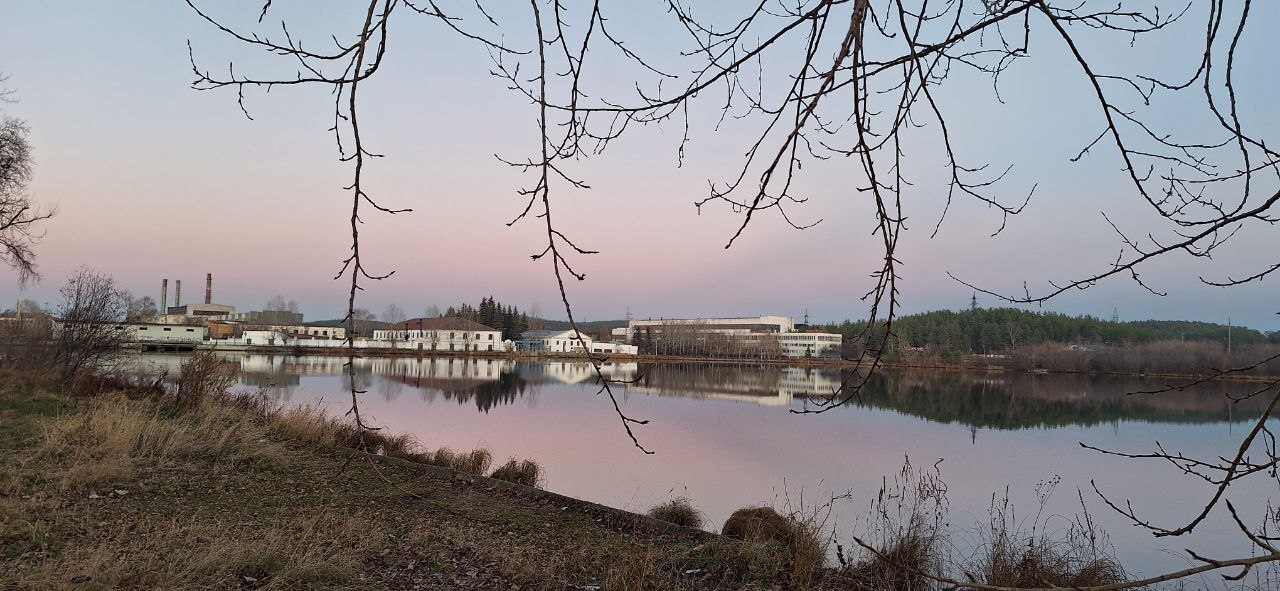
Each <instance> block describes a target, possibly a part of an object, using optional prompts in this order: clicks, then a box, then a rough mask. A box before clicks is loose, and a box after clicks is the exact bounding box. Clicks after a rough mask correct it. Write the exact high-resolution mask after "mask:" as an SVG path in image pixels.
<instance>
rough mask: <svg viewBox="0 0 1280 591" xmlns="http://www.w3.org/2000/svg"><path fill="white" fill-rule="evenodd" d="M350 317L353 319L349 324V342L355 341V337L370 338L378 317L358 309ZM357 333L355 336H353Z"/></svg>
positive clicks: (350, 319) (349, 320)
mask: <svg viewBox="0 0 1280 591" xmlns="http://www.w3.org/2000/svg"><path fill="white" fill-rule="evenodd" d="M349 315H350V316H351V318H349V319H348V322H347V340H351V339H353V338H354V337H355V336H357V335H358V336H369V335H371V334H373V323H374V321H376V320H377V319H378V315H377V314H374V313H373V312H370V311H368V310H366V309H364V308H356V309H354V310H352V311H351V312H350V313H349ZM352 331H355V334H352Z"/></svg>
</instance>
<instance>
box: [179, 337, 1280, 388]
mask: <svg viewBox="0 0 1280 591" xmlns="http://www.w3.org/2000/svg"><path fill="white" fill-rule="evenodd" d="M198 350H202V351H214V352H222V353H226V352H243V353H253V354H266V355H284V356H293V357H300V356H308V355H314V356H323V357H346V356H348V355H349V354H350V352H349V350H348V349H346V348H344V347H277V346H244V345H236V346H230V347H226V346H223V347H219V346H216V345H215V346H201V347H198ZM355 356H356V357H362V358H378V357H385V358H394V357H416V358H428V357H432V358H441V357H457V358H463V359H502V360H510V361H573V362H581V363H587V362H590V361H592V360H593V359H595V360H598V361H600V362H601V363H604V364H611V363H625V362H634V363H664V364H699V365H757V366H762V365H763V366H778V367H796V368H828V369H837V370H852V369H856V368H858V367H859V364H858V363H857V362H855V361H850V360H847V359H825V358H803V357H785V358H770V359H752V358H727V357H695V356H676V355H624V354H590V353H541V352H532V351H420V350H417V349H395V348H372V347H361V348H357V349H356V355H355ZM880 366H881V368H882V369H892V370H932V371H952V372H968V373H1026V374H1031V375H1076V376H1081V375H1083V376H1097V377H1103V376H1106V377H1131V378H1143V379H1152V380H1186V381H1196V380H1205V381H1234V382H1258V381H1272V380H1276V379H1280V376H1276V375H1264V374H1256V375H1255V374H1240V373H1233V374H1214V373H1162V372H1143V373H1135V372H1093V371H1068V370H1055V369H1045V370H1040V371H1030V370H1017V369H1010V368H1008V367H1006V366H1003V365H994V364H977V363H951V362H928V361H882V362H881V363H880Z"/></svg>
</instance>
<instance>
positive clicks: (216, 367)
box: [174, 350, 236, 408]
mask: <svg viewBox="0 0 1280 591" xmlns="http://www.w3.org/2000/svg"><path fill="white" fill-rule="evenodd" d="M235 383H236V376H235V373H234V372H233V371H232V368H231V364H229V363H227V362H226V361H224V360H222V359H221V358H219V357H218V356H217V354H215V353H213V352H212V351H206V350H197V351H196V352H194V353H192V354H191V357H189V358H187V361H186V363H183V364H182V369H181V370H180V371H179V372H178V383H177V386H176V388H175V390H174V403H175V404H176V405H177V406H178V407H179V408H193V407H195V406H199V405H201V404H203V403H204V401H205V400H206V399H207V398H209V397H210V396H215V395H221V394H225V393H226V391H227V388H230V387H231V386H232V385H233V384H235Z"/></svg>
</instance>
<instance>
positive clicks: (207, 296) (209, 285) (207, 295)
mask: <svg viewBox="0 0 1280 591" xmlns="http://www.w3.org/2000/svg"><path fill="white" fill-rule="evenodd" d="M204 303H206V304H212V303H213V273H205V276H204Z"/></svg>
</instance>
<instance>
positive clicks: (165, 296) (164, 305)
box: [160, 279, 169, 314]
mask: <svg viewBox="0 0 1280 591" xmlns="http://www.w3.org/2000/svg"><path fill="white" fill-rule="evenodd" d="M160 313H161V314H168V313H169V280H168V279H161V280H160Z"/></svg>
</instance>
